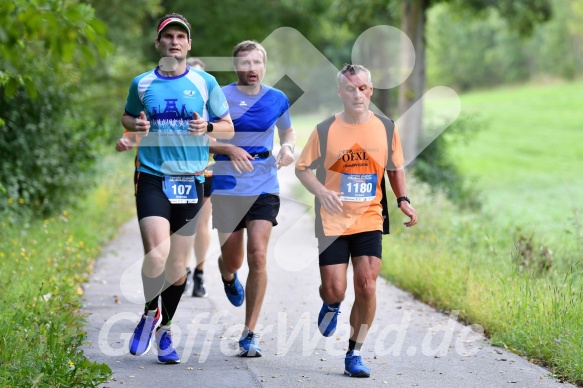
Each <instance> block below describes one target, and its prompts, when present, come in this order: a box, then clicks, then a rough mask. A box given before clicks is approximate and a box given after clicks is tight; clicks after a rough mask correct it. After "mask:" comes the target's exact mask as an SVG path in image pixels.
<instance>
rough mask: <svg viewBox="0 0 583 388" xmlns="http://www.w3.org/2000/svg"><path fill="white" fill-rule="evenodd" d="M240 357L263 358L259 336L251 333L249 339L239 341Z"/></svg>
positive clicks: (248, 335)
mask: <svg viewBox="0 0 583 388" xmlns="http://www.w3.org/2000/svg"><path fill="white" fill-rule="evenodd" d="M239 356H240V357H261V356H262V354H261V348H260V347H259V336H258V335H257V334H253V332H252V331H249V332H248V334H247V337H245V338H243V339H241V340H239Z"/></svg>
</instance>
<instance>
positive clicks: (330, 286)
mask: <svg viewBox="0 0 583 388" xmlns="http://www.w3.org/2000/svg"><path fill="white" fill-rule="evenodd" d="M345 293H346V285H343V284H340V283H327V284H322V285H321V286H320V296H321V297H322V299H323V300H324V302H326V303H328V304H330V303H338V302H342V301H343V300H344V295H345Z"/></svg>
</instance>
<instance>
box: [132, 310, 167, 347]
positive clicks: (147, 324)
mask: <svg viewBox="0 0 583 388" xmlns="http://www.w3.org/2000/svg"><path fill="white" fill-rule="evenodd" d="M157 310H158V311H157V312H156V315H155V316H153V315H146V314H144V315H142V319H140V322H139V323H138V326H136V328H135V329H134V334H133V335H132V338H130V353H131V354H133V355H134V356H143V355H144V354H146V353H148V351H149V350H150V347H151V346H152V332H153V331H154V329H155V328H156V325H157V324H158V321H159V320H160V309H157Z"/></svg>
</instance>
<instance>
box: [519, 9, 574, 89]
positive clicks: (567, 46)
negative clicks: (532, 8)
mask: <svg viewBox="0 0 583 388" xmlns="http://www.w3.org/2000/svg"><path fill="white" fill-rule="evenodd" d="M582 24H583V7H582V6H581V2H578V1H576V0H568V1H557V2H554V3H553V18H552V19H551V20H550V21H549V22H547V23H544V24H541V25H539V26H537V27H536V28H535V30H534V33H533V37H532V39H531V40H530V41H529V42H528V44H527V48H528V51H529V53H530V58H531V59H530V62H531V63H532V65H531V67H532V68H534V69H535V74H542V75H550V76H554V77H562V78H564V79H567V80H573V79H574V78H575V77H576V76H577V74H581V71H582V70H583V46H582V44H583V29H582V28H581V27H580V26H581V25H582Z"/></svg>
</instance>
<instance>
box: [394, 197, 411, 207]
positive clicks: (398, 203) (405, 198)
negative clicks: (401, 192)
mask: <svg viewBox="0 0 583 388" xmlns="http://www.w3.org/2000/svg"><path fill="white" fill-rule="evenodd" d="M403 201H407V202H409V204H410V203H411V201H410V200H409V198H408V197H399V198H397V207H398V208H400V207H401V202H403Z"/></svg>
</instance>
